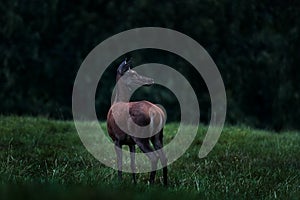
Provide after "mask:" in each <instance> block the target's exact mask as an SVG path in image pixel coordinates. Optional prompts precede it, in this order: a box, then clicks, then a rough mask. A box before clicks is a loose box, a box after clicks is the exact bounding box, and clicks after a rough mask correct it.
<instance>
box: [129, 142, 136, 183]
mask: <svg viewBox="0 0 300 200" xmlns="http://www.w3.org/2000/svg"><path fill="white" fill-rule="evenodd" d="M129 150H130V160H131V163H130V166H131V171H132V178H133V183H134V184H136V178H135V173H136V167H135V145H129Z"/></svg>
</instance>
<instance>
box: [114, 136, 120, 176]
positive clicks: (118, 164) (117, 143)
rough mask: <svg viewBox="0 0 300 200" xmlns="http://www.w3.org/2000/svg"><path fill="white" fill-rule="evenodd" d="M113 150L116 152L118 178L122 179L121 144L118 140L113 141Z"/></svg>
mask: <svg viewBox="0 0 300 200" xmlns="http://www.w3.org/2000/svg"><path fill="white" fill-rule="evenodd" d="M115 151H116V154H117V166H118V178H119V180H120V181H121V180H122V145H121V144H120V142H119V141H115Z"/></svg>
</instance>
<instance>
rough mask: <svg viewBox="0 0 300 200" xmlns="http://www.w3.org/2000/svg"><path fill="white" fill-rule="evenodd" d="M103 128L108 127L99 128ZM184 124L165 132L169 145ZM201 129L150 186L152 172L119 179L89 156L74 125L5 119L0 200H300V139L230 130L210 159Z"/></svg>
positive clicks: (1, 120)
mask: <svg viewBox="0 0 300 200" xmlns="http://www.w3.org/2000/svg"><path fill="white" fill-rule="evenodd" d="M101 125H102V126H103V128H105V126H106V125H105V123H104V122H103V123H101ZM177 127H178V124H176V123H171V124H167V125H166V127H165V134H164V139H165V142H168V141H171V139H172V137H173V136H174V134H175V133H176V130H177ZM206 129H207V127H206V126H200V127H199V130H198V134H197V137H196V139H195V140H194V142H193V143H192V145H191V146H190V148H189V149H188V151H187V152H186V153H185V154H184V155H183V156H182V157H181V158H180V159H178V160H177V161H176V162H174V163H173V164H171V165H170V166H169V186H168V187H164V186H163V185H162V172H161V170H159V171H158V174H157V176H156V183H155V185H154V186H149V185H148V183H147V180H148V174H147V173H143V174H138V176H137V179H138V184H137V185H133V184H132V179H131V174H129V173H125V174H124V176H123V177H124V180H123V181H122V182H119V181H118V180H117V174H116V171H114V170H113V169H111V168H109V167H106V166H104V165H103V164H101V163H100V162H99V161H97V160H96V159H95V158H94V157H93V156H92V155H91V154H89V153H88V152H87V150H86V149H85V148H84V146H83V144H82V143H81V141H80V139H79V136H78V134H77V132H76V130H75V127H74V124H73V122H72V121H54V120H48V119H46V118H39V117H37V118H34V117H15V116H9V117H7V116H0V199H41V198H44V199H54V198H55V199H80V198H88V199H153V198H157V199H175V198H176V199H177V198H185V199H186V198H188V199H254V198H255V199H299V198H300V133H298V132H282V133H273V132H268V131H262V130H254V129H251V128H248V127H242V126H241V127H238V126H226V127H225V128H224V130H223V132H222V135H221V137H220V139H219V141H218V143H217V145H216V146H215V148H214V149H213V151H212V152H210V154H209V155H208V156H207V157H206V158H203V159H199V158H198V152H199V149H200V146H201V144H202V140H203V136H204V135H205V133H206Z"/></svg>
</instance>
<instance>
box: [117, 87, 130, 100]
mask: <svg viewBox="0 0 300 200" xmlns="http://www.w3.org/2000/svg"><path fill="white" fill-rule="evenodd" d="M129 100H130V90H129V88H128V87H126V86H125V85H124V84H117V87H116V93H115V99H114V103H117V102H129Z"/></svg>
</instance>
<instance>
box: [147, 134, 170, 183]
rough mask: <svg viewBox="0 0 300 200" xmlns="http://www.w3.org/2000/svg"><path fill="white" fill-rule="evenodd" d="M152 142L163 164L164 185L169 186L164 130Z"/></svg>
mask: <svg viewBox="0 0 300 200" xmlns="http://www.w3.org/2000/svg"><path fill="white" fill-rule="evenodd" d="M151 142H152V144H153V146H154V149H155V150H156V152H157V153H158V155H159V159H160V162H161V165H162V166H163V177H164V185H165V186H167V185H168V168H167V164H168V163H167V162H168V160H167V157H166V154H165V152H164V151H163V149H162V148H163V140H162V132H161V133H160V134H158V135H155V136H154V137H152V138H151Z"/></svg>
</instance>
